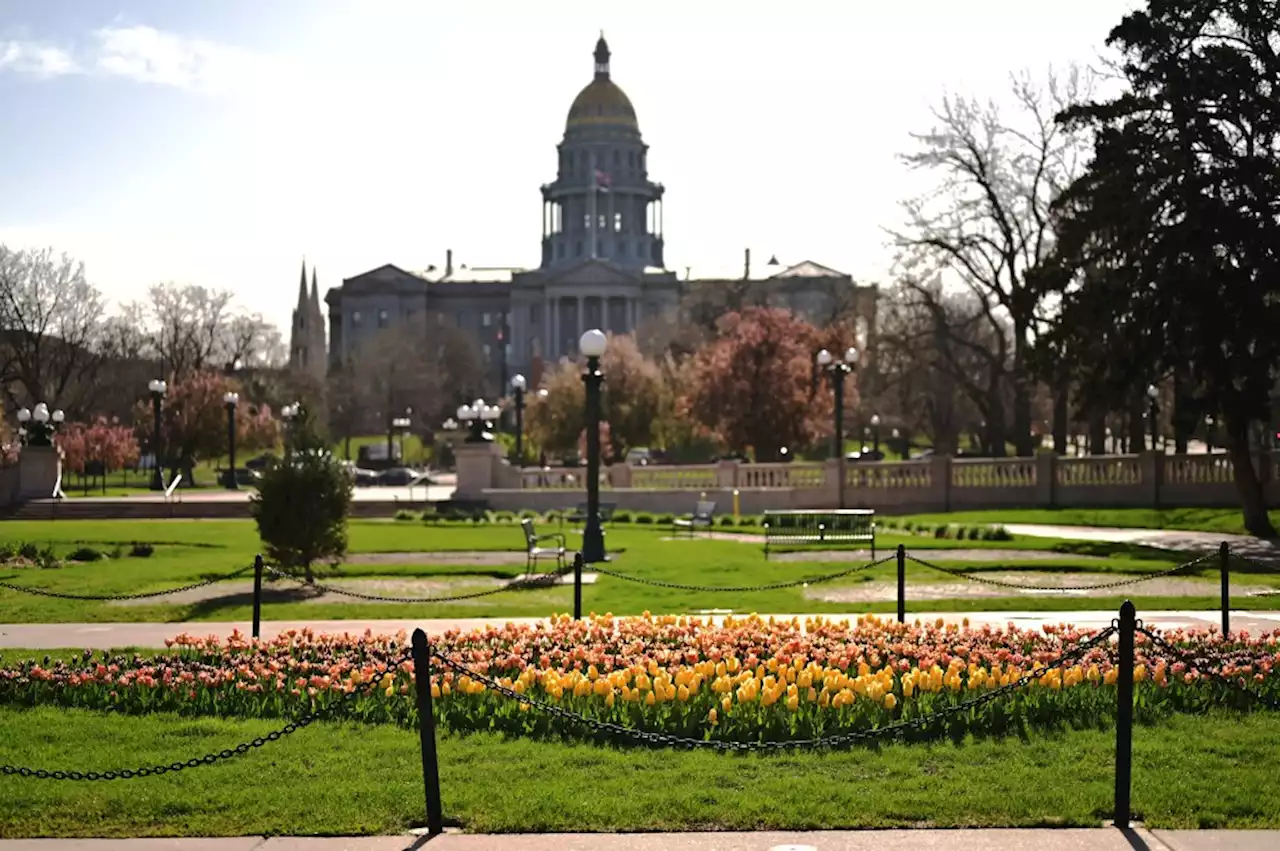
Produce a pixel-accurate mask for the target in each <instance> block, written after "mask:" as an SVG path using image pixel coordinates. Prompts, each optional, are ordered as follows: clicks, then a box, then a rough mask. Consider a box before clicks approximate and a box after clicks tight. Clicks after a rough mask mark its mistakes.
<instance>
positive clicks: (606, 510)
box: [560, 502, 618, 523]
mask: <svg viewBox="0 0 1280 851" xmlns="http://www.w3.org/2000/svg"><path fill="white" fill-rule="evenodd" d="M617 509H618V504H617V503H616V502H602V503H600V522H601V523H608V522H609V521H611V520H613V512H614V511H616V510H617ZM560 520H561V523H563V522H564V521H565V520H568V521H569V522H570V523H586V522H587V504H586V503H585V502H580V503H578V504H577V505H575V506H574V507H573V511H570V512H569V513H567V514H565V515H563V516H562V517H561V518H560Z"/></svg>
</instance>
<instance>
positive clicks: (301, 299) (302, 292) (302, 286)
mask: <svg viewBox="0 0 1280 851" xmlns="http://www.w3.org/2000/svg"><path fill="white" fill-rule="evenodd" d="M306 303H307V258H305V257H304V258H302V278H301V280H299V281H298V307H302V306H304V305H305V304H306Z"/></svg>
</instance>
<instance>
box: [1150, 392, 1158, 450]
mask: <svg viewBox="0 0 1280 851" xmlns="http://www.w3.org/2000/svg"><path fill="white" fill-rule="evenodd" d="M1159 400H1160V390H1159V388H1157V387H1156V386H1155V385H1154V384H1149V385H1147V409H1148V416H1149V417H1150V418H1151V451H1152V452H1155V451H1156V449H1157V447H1156V441H1157V440H1158V439H1159V438H1160V422H1159V417H1160V401H1159Z"/></svg>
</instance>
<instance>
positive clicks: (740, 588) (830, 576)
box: [591, 556, 894, 592]
mask: <svg viewBox="0 0 1280 851" xmlns="http://www.w3.org/2000/svg"><path fill="white" fill-rule="evenodd" d="M893 559H894V556H886V557H885V558H882V559H876V560H875V561H869V562H867V563H866V564H860V565H858V566H857V567H851V568H849V569H848V570H840V571H837V572H835V573H827V574H822V575H820V576H808V577H805V578H803V579H790V580H787V581H786V582H770V583H767V584H765V585H688V584H685V583H683V582H666V581H663V580H661V579H648V578H646V577H643V576H632V575H630V574H628V573H620V572H618V571H616V570H609V569H608V568H604V567H601V566H600V565H598V564H593V565H591V570H592V571H593V572H595V573H599V574H602V575H604V576H612V577H613V578H614V579H624V580H626V581H628V582H638V583H640V584H642V585H653V586H655V587H658V588H674V589H676V590H678V591H732V592H746V591H776V590H778V589H781V588H799V587H801V586H806V585H818V584H821V583H823V582H831V581H832V580H834V579H840V578H842V577H845V576H852V575H853V574H855V573H858V572H860V571H863V570H870V569H871V568H873V567H879V566H880V565H882V564H887V563H888V562H890V561H893Z"/></svg>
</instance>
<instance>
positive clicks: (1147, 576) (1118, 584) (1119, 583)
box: [907, 553, 1218, 591]
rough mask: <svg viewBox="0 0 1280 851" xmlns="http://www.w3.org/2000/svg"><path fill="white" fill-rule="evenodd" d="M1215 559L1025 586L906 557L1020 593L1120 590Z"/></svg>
mask: <svg viewBox="0 0 1280 851" xmlns="http://www.w3.org/2000/svg"><path fill="white" fill-rule="evenodd" d="M1216 558H1218V554H1217V553H1207V554H1205V555H1202V556H1200V557H1199V558H1197V559H1193V560H1192V561H1189V562H1186V563H1184V564H1179V565H1177V566H1175V567H1171V568H1169V569H1168V570H1161V571H1158V572H1156V573H1144V574H1143V575H1141V576H1131V577H1128V578H1127V579H1117V580H1114V581H1112V582H1098V583H1095V584H1093V585H1025V584H1023V583H1021V582H1006V581H1005V580H1002V579H993V578H991V577H990V576H982V575H980V574H978V573H975V572H972V571H967V570H956V569H955V568H951V567H943V566H942V565H940V564H935V563H933V562H930V561H925V560H924V559H922V558H917V557H916V556H913V555H909V554H908V555H907V559H908V560H910V561H913V562H915V563H916V564H918V565H921V566H922V567H928V568H931V569H933V570H937V571H940V572H942V573H946V574H949V575H951V576H958V577H960V578H961V579H967V580H969V581H970V582H980V583H982V584H984V585H995V586H997V587H1000V588H1016V589H1018V590H1020V591H1098V590H1102V589H1106V588H1122V587H1124V586H1126V585H1136V584H1138V583H1139V582H1147V581H1149V580H1151V579H1160V578H1162V577H1165V576H1172V575H1173V574H1175V573H1180V572H1182V571H1184V570H1190V569H1191V568H1193V567H1198V566H1199V565H1201V564H1203V563H1205V562H1207V561H1209V560H1211V559H1216Z"/></svg>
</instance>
